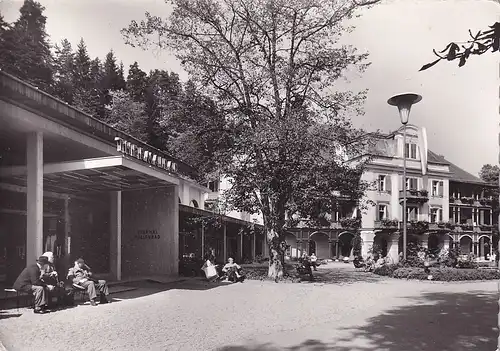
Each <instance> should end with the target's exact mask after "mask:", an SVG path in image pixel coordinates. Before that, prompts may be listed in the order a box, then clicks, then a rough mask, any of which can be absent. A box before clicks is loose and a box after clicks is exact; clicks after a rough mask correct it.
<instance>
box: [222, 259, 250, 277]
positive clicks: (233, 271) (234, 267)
mask: <svg viewBox="0 0 500 351" xmlns="http://www.w3.org/2000/svg"><path fill="white" fill-rule="evenodd" d="M227 261H228V263H226V265H225V266H224V268H222V271H223V272H224V273H226V274H227V280H229V281H232V282H235V283H236V282H243V280H244V279H245V276H244V275H242V274H241V273H240V270H241V267H240V266H239V265H238V264H237V263H235V262H234V260H233V259H232V258H231V257H229V258H228V260H227Z"/></svg>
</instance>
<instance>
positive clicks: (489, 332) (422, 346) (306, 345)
mask: <svg viewBox="0 0 500 351" xmlns="http://www.w3.org/2000/svg"><path fill="white" fill-rule="evenodd" d="M318 274H320V275H321V274H330V278H331V283H301V284H294V283H279V284H276V283H274V282H267V281H265V282H260V281H246V282H244V283H243V284H229V285H228V284H220V285H217V284H212V285H211V284H208V283H206V282H204V281H201V280H195V279H189V280H186V281H184V282H180V283H170V284H157V283H151V282H150V283H141V284H137V283H135V286H136V287H137V289H136V290H133V291H127V292H122V293H116V294H113V298H114V302H113V303H111V304H109V305H103V306H98V307H91V306H88V302H87V303H86V304H84V305H81V304H80V305H78V306H77V307H75V308H69V309H66V310H60V311H56V312H53V313H49V314H47V315H34V314H33V313H32V311H31V310H28V309H20V311H19V313H18V312H17V310H16V309H15V308H14V309H10V310H2V311H1V312H0V313H1V314H0V337H1V340H2V342H3V344H4V346H5V348H6V349H7V350H9V351H11V350H68V349H70V350H75V351H76V350H224V351H237V350H239V351H245V350H264V351H266V350H267V351H270V350H314V351H321V350H335V351H348V350H353V351H358V350H359V351H365V350H366V351H368V350H373V351H375V350H378V351H384V350H385V351H396V350H398V351H417V350H418V351H425V350H443V351H444V350H454V351H457V350H476V351H482V350H484V351H487V350H493V349H494V348H495V344H496V337H497V333H498V332H497V329H496V327H495V326H496V316H497V293H496V291H497V285H496V283H494V282H464V283H440V282H418V281H404V280H395V279H390V278H382V277H377V276H373V275H369V274H367V273H361V272H356V271H355V270H354V269H353V268H352V265H344V264H339V263H337V264H329V265H328V266H326V267H320V268H319V271H318ZM27 326H29V327H27ZM34 335H37V336H38V337H36V338H34V337H33V336H34Z"/></svg>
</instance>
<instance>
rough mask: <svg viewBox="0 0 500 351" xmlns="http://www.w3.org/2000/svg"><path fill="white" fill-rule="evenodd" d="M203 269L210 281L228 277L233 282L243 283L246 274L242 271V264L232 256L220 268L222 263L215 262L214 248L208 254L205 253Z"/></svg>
mask: <svg viewBox="0 0 500 351" xmlns="http://www.w3.org/2000/svg"><path fill="white" fill-rule="evenodd" d="M202 270H203V271H204V272H205V275H206V277H207V279H208V280H209V281H217V280H220V279H223V278H224V277H226V278H227V280H228V281H231V282H233V283H237V282H240V283H243V281H244V280H245V276H244V275H243V273H242V272H241V266H240V265H238V264H237V263H236V262H234V259H233V258H232V257H229V258H228V260H227V263H226V264H225V265H224V266H223V267H222V268H221V269H220V265H217V264H216V263H215V254H214V250H210V251H209V253H208V254H207V255H205V263H204V264H203V267H202Z"/></svg>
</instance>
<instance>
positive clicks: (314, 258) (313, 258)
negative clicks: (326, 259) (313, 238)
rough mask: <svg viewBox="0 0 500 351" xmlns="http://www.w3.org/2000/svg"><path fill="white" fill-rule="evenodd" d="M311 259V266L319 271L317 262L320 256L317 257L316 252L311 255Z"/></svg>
mask: <svg viewBox="0 0 500 351" xmlns="http://www.w3.org/2000/svg"><path fill="white" fill-rule="evenodd" d="M309 260H310V261H311V266H312V267H313V269H314V270H315V271H317V269H316V267H317V266H318V264H317V261H318V258H317V257H316V254H315V253H314V252H313V253H312V254H311V256H310V257H309Z"/></svg>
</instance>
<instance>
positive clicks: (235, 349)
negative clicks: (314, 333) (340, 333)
mask: <svg viewBox="0 0 500 351" xmlns="http://www.w3.org/2000/svg"><path fill="white" fill-rule="evenodd" d="M279 350H290V351H302V350H308V351H327V350H331V348H330V346H328V344H325V343H323V342H321V341H319V340H314V339H309V340H306V341H304V342H303V343H301V344H300V345H297V346H292V347H288V348H282V347H277V346H276V345H273V344H270V343H267V344H259V345H252V346H226V347H222V348H219V349H217V351H279Z"/></svg>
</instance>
